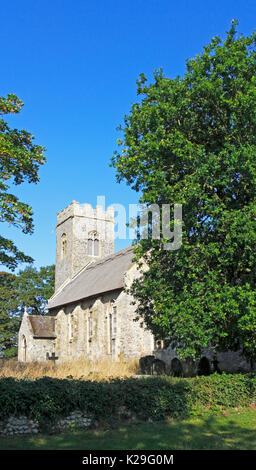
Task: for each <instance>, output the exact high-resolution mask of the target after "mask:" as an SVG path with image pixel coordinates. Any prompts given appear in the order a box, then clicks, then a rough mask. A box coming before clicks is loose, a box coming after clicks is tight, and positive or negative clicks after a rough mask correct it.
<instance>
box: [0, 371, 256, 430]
mask: <svg viewBox="0 0 256 470" xmlns="http://www.w3.org/2000/svg"><path fill="white" fill-rule="evenodd" d="M254 402H256V376H255V374H246V375H242V374H236V375H234V374H221V375H219V374H213V375H211V376H209V377H195V378H190V379H174V378H171V377H167V376H162V377H147V378H129V379H123V380H116V379H115V380H112V381H110V382H92V381H82V380H68V379H65V380H60V379H52V378H48V377H44V378H42V379H38V380H27V379H25V380H17V379H13V378H5V379H0V420H5V419H7V418H8V417H9V416H11V415H14V416H27V417H28V418H30V419H33V420H37V421H38V422H39V425H40V426H41V427H45V426H47V425H51V424H53V423H55V422H56V420H58V419H59V418H61V417H64V416H67V415H68V414H70V412H72V411H74V410H81V411H82V412H84V413H86V414H87V415H88V416H89V417H91V418H92V420H93V421H101V422H102V421H105V422H108V423H113V421H115V420H116V419H118V418H120V415H122V413H123V414H125V413H126V415H127V416H131V415H133V416H134V415H135V416H136V418H137V419H139V420H148V419H149V418H150V419H152V420H162V419H164V418H166V417H168V416H170V417H178V416H188V415H189V414H194V413H197V412H200V411H202V410H203V409H205V408H209V409H211V410H214V409H216V408H219V407H223V408H230V407H238V406H240V407H245V406H249V405H250V404H253V403H254ZM120 410H121V411H120ZM122 410H125V411H122ZM120 413H121V414H120Z"/></svg>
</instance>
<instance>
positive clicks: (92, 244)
mask: <svg viewBox="0 0 256 470" xmlns="http://www.w3.org/2000/svg"><path fill="white" fill-rule="evenodd" d="M99 254H100V244H99V234H98V233H97V232H90V233H89V238H88V255H89V256H99Z"/></svg>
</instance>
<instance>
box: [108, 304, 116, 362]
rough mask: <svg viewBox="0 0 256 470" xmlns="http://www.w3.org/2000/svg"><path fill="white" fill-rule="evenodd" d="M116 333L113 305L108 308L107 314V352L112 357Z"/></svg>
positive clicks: (114, 307) (114, 349) (114, 350)
mask: <svg viewBox="0 0 256 470" xmlns="http://www.w3.org/2000/svg"><path fill="white" fill-rule="evenodd" d="M116 333H117V309H116V306H115V305H113V302H112V303H111V306H110V313H109V352H110V354H112V356H115V354H116Z"/></svg>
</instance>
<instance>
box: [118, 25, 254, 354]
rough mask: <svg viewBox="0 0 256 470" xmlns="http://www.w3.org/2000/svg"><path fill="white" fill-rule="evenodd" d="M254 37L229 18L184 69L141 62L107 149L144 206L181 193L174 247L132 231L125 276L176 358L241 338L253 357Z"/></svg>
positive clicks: (174, 200) (141, 311)
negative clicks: (144, 70) (136, 261)
mask: <svg viewBox="0 0 256 470" xmlns="http://www.w3.org/2000/svg"><path fill="white" fill-rule="evenodd" d="M255 46H256V34H255V33H253V34H252V35H251V36H250V37H243V36H242V35H241V36H238V34H237V32H236V21H233V22H232V26H231V28H230V30H229V31H228V33H227V36H226V38H225V40H224V41H222V40H221V39H220V38H219V37H215V38H213V39H212V41H211V43H210V44H209V45H208V46H206V47H205V48H204V51H203V53H202V54H200V55H197V56H196V57H195V58H194V59H192V60H188V61H187V69H186V73H185V75H184V77H182V78H180V77H177V78H175V79H173V80H172V79H170V78H167V77H165V76H164V74H163V72H162V71H161V70H160V71H156V72H155V74H154V82H153V83H152V84H147V79H146V77H145V76H144V75H143V74H142V75H141V76H140V79H139V80H138V82H137V85H138V91H137V93H138V97H139V100H138V103H135V104H134V105H133V106H132V108H131V112H130V114H129V115H126V116H125V117H124V126H123V127H121V130H122V132H123V139H120V140H119V145H120V146H121V147H122V151H121V152H116V153H115V155H114V157H113V159H112V165H113V166H114V167H115V169H116V171H117V180H118V181H119V182H120V181H126V183H127V184H128V185H130V186H131V187H132V188H133V189H134V190H136V191H140V192H141V193H142V196H141V199H140V202H141V203H142V204H144V205H145V206H146V207H147V206H149V205H150V204H159V206H160V208H161V205H162V204H170V205H171V206H173V205H174V204H182V208H183V227H182V228H183V240H182V246H181V248H180V249H179V250H177V251H166V250H165V249H164V242H165V241H166V240H164V238H163V235H162V233H161V236H160V240H152V239H147V240H140V243H139V246H138V247H137V248H136V254H137V257H138V258H139V257H141V256H144V257H145V260H146V261H147V263H148V266H149V270H148V271H147V272H146V273H145V274H144V275H143V276H142V277H141V278H140V279H138V280H137V281H135V282H134V284H133V286H132V288H131V294H132V295H133V296H134V297H135V298H136V301H137V305H138V308H137V313H138V318H141V317H142V318H143V319H144V322H145V324H146V325H147V326H148V327H149V328H150V329H151V331H152V332H153V333H154V334H155V335H156V337H158V338H165V337H169V338H170V340H171V344H172V346H173V347H175V348H176V349H177V351H178V353H179V355H180V357H181V358H186V357H187V358H188V357H192V358H199V357H200V356H201V355H202V348H204V347H206V348H207V347H213V348H215V350H228V349H230V350H237V349H238V348H240V347H242V348H243V352H244V354H245V356H246V357H247V359H248V360H250V361H252V362H253V361H255V359H256V291H255V283H256V259H255V246H256V200H255V198H256V159H255V153H256V113H255V109H256V86H255V85H256V78H255V77H256V47H255ZM170 229H171V230H172V229H173V221H171V223H170Z"/></svg>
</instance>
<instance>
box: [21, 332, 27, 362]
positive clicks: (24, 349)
mask: <svg viewBox="0 0 256 470" xmlns="http://www.w3.org/2000/svg"><path fill="white" fill-rule="evenodd" d="M21 346H22V361H23V362H26V360H27V340H26V338H25V336H24V335H23V336H22V345H21Z"/></svg>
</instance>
